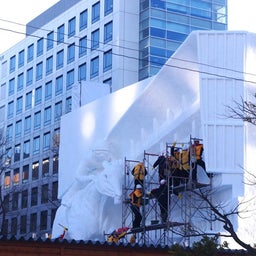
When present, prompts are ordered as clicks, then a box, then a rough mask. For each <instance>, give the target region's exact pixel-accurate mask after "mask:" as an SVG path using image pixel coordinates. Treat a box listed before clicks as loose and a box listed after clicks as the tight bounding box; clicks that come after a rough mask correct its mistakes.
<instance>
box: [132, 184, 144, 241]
mask: <svg viewBox="0 0 256 256" xmlns="http://www.w3.org/2000/svg"><path fill="white" fill-rule="evenodd" d="M130 198H131V210H132V212H133V222H132V227H133V229H136V228H139V227H140V223H141V221H142V215H141V213H140V206H141V204H142V185H141V184H137V185H136V187H135V190H134V191H133V192H132V193H131V194H130ZM135 239H136V236H135V234H134V235H133V236H132V237H131V241H133V242H134V241H135Z"/></svg>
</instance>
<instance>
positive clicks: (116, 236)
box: [107, 227, 129, 243]
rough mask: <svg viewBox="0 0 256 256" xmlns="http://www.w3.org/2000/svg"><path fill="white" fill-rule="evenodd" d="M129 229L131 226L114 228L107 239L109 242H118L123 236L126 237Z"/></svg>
mask: <svg viewBox="0 0 256 256" xmlns="http://www.w3.org/2000/svg"><path fill="white" fill-rule="evenodd" d="M128 230H129V228H127V227H124V228H119V229H117V230H114V231H113V232H112V233H111V234H110V235H109V236H108V239H107V241H108V242H109V243H112V242H114V243H117V242H118V241H119V240H120V239H121V238H124V237H125V236H126V234H127V231H128Z"/></svg>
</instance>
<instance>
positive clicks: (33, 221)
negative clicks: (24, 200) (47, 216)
mask: <svg viewBox="0 0 256 256" xmlns="http://www.w3.org/2000/svg"><path fill="white" fill-rule="evenodd" d="M36 230H37V213H32V214H30V232H33V233H34V232H36Z"/></svg>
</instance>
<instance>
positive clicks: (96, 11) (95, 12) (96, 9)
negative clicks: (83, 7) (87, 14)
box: [92, 2, 100, 23]
mask: <svg viewBox="0 0 256 256" xmlns="http://www.w3.org/2000/svg"><path fill="white" fill-rule="evenodd" d="M99 19H100V2H97V3H95V4H94V5H93V6H92V23H94V22H96V21H98V20H99Z"/></svg>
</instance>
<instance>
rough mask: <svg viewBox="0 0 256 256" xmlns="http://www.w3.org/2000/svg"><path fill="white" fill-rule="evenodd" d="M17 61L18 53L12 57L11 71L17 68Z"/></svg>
mask: <svg viewBox="0 0 256 256" xmlns="http://www.w3.org/2000/svg"><path fill="white" fill-rule="evenodd" d="M15 63H16V55H14V56H12V57H11V58H10V73H12V72H13V71H14V70H15Z"/></svg>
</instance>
